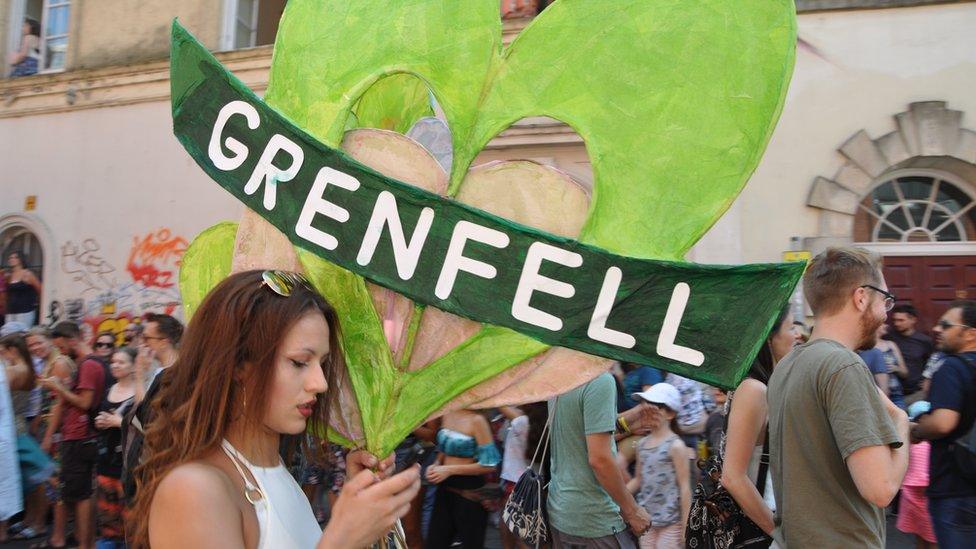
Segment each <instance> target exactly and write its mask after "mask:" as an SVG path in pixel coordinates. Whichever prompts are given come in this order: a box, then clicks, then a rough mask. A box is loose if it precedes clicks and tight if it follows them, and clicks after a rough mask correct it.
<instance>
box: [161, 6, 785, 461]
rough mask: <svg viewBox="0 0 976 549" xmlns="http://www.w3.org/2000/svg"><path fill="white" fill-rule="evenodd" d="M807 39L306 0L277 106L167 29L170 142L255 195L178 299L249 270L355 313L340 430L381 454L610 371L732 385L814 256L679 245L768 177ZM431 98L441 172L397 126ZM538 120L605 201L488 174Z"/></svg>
mask: <svg viewBox="0 0 976 549" xmlns="http://www.w3.org/2000/svg"><path fill="white" fill-rule="evenodd" d="M795 43H796V21H795V8H794V5H793V2H792V0H736V1H735V2H730V1H728V0H695V1H693V2H689V1H677V0H608V1H605V2H591V1H587V0H557V1H556V2H555V3H553V4H552V5H550V6H549V7H548V8H546V10H545V11H544V12H542V13H541V14H540V15H539V16H538V17H537V18H535V19H534V20H533V21H532V22H531V23H530V24H529V25H528V26H527V27H526V28H525V29H524V30H522V32H521V33H520V34H519V36H518V38H517V39H516V40H515V41H514V42H512V44H511V45H509V46H507V47H504V46H503V44H502V33H501V22H500V20H499V13H498V2H497V0H465V1H463V2H459V1H455V0H409V1H408V0H403V1H396V2H389V1H387V0H357V1H355V2H349V1H347V0H292V1H290V2H288V6H287V8H286V9H285V13H284V15H283V17H282V20H281V24H280V27H279V30H278V37H277V41H276V43H275V49H274V57H273V61H272V67H271V75H270V81H269V85H268V89H267V93H266V95H265V97H264V99H263V100H262V99H260V98H258V97H257V96H256V95H255V94H253V93H252V92H251V91H250V90H248V89H247V88H246V87H245V86H244V85H243V84H242V83H241V82H239V81H238V80H237V79H236V78H234V77H233V76H232V75H231V74H229V73H228V72H227V71H226V70H225V69H224V68H223V67H222V66H221V65H220V64H219V62H217V60H216V59H215V58H214V57H213V56H211V55H210V54H209V53H208V52H207V51H206V50H205V49H204V48H203V47H202V46H200V44H199V43H197V42H196V41H195V40H194V39H193V38H192V37H191V36H190V35H189V34H188V33H187V32H186V31H185V30H184V29H183V28H182V27H180V26H179V24H177V23H175V22H174V25H173V50H172V74H171V76H172V91H173V93H172V100H173V120H174V128H175V133H176V135H177V137H178V138H179V139H180V141H181V142H182V144H183V145H184V147H185V148H186V149H187V151H188V152H189V153H190V154H191V156H193V158H194V159H195V160H196V161H197V163H198V164H199V165H200V166H201V167H202V168H203V169H204V170H205V171H206V172H207V173H208V174H209V175H210V176H211V178H213V180H214V181H215V182H217V183H218V184H220V185H221V186H222V187H224V188H225V189H226V190H227V191H228V192H230V193H232V194H233V195H234V196H236V197H237V198H238V199H240V200H241V201H242V202H243V203H244V204H245V205H246V206H247V208H248V209H247V210H246V213H245V215H244V217H243V219H242V220H241V221H240V223H239V224H235V223H221V224H218V225H216V226H214V227H212V228H211V229H209V230H207V231H205V232H204V233H202V234H201V235H200V236H198V237H197V239H196V240H195V241H194V242H193V244H192V245H191V246H190V248H189V250H188V251H187V253H186V255H185V257H184V259H183V264H182V270H181V273H180V279H181V280H180V288H181V291H182V293H183V299H184V304H185V310H186V314H187V316H188V317H189V316H191V315H192V313H193V310H194V308H195V307H196V306H197V305H198V304H199V302H200V301H201V300H202V298H203V296H204V295H205V294H206V293H207V292H208V291H209V290H210V289H211V288H212V287H213V286H214V285H215V284H216V283H217V282H219V281H220V280H221V279H222V278H224V277H226V276H227V275H228V274H229V273H230V272H232V270H239V269H250V268H278V269H292V270H296V271H302V272H304V273H305V274H306V275H307V276H308V278H309V279H310V280H311V281H312V283H313V284H314V285H315V287H316V288H317V289H318V290H319V291H321V292H322V294H323V295H325V296H326V298H328V299H329V301H330V302H331V303H332V304H333V305H334V306H335V308H336V309H337V311H338V312H339V315H340V318H341V322H342V329H343V334H342V340H341V343H342V348H343V352H344V354H345V357H346V361H347V363H348V364H347V369H346V372H344V373H345V374H346V375H345V377H344V379H343V382H342V383H341V384H340V387H337V388H333V390H337V391H339V393H340V398H339V399H338V404H337V406H338V410H336V411H335V412H334V413H333V417H334V420H333V425H332V427H331V431H330V437H331V438H332V439H333V440H336V441H339V442H341V443H343V444H345V445H348V446H355V447H365V448H367V449H368V450H370V451H372V452H374V453H375V454H377V455H386V454H388V453H389V452H390V451H391V450H392V449H393V448H394V447H395V446H396V444H397V443H398V442H399V441H400V440H402V439H403V438H404V436H406V435H407V434H408V433H409V432H410V431H411V430H413V429H414V428H416V427H417V426H418V425H420V424H421V423H422V422H423V421H424V420H425V419H427V418H430V417H435V416H437V415H439V414H442V413H444V412H446V411H450V410H452V409H458V408H462V407H469V408H485V407H491V406H497V405H501V404H517V403H522V402H529V401H535V400H541V399H545V398H549V397H551V396H553V395H555V394H559V393H561V392H564V391H566V390H568V389H570V388H572V387H575V386H577V385H579V384H581V383H583V382H585V381H587V380H589V379H592V378H593V377H594V376H596V375H598V374H599V373H600V372H603V371H606V369H607V367H608V365H609V364H610V361H611V360H627V361H633V362H638V363H642V364H650V365H653V366H655V367H659V368H662V369H664V370H668V371H672V372H676V373H679V374H681V375H684V376H688V377H691V378H694V379H698V380H701V381H704V382H707V383H710V384H713V385H719V386H724V387H732V386H734V385H735V384H736V383H737V382H738V381H739V380H740V379H741V377H742V376H743V375H744V373H745V372H746V371H747V369H748V367H749V365H750V364H751V362H752V360H753V359H754V357H755V355H756V353H757V351H758V349H759V347H760V345H762V343H763V340H764V338H765V335H766V334H767V333H768V331H769V329H770V327H771V325H772V323H773V322H774V319H775V317H776V316H777V314H778V312H779V311H780V310H781V309H782V308H783V306H784V305H785V304H786V303H787V301H788V299H789V297H790V295H791V294H792V292H793V290H794V288H795V286H796V283H797V281H798V280H799V277H800V276H801V274H802V271H803V265H802V264H764V265H742V266H705V265H694V264H690V263H685V262H682V258H683V256H684V254H685V253H686V252H687V251H688V250H689V249H690V248H691V246H692V245H694V243H695V242H696V241H697V240H698V239H699V238H700V237H701V236H702V235H703V234H704V233H705V231H706V230H708V228H709V227H710V226H711V225H712V224H713V223H714V222H715V221H716V220H717V219H718V218H719V217H720V216H721V215H722V213H723V212H725V211H726V209H727V208H728V207H729V205H730V204H731V203H732V201H733V200H734V199H735V197H736V196H737V195H738V193H739V192H740V190H741V189H742V187H743V186H744V185H745V183H746V181H747V180H748V178H749V176H750V174H751V173H752V172H753V170H754V169H755V168H756V165H757V164H758V162H759V160H760V157H761V156H762V153H763V151H764V149H765V147H766V144H767V143H768V141H769V138H770V135H771V134H772V131H773V128H774V126H775V123H776V120H777V118H778V116H779V113H780V110H781V108H782V105H783V102H784V99H785V96H786V90H787V87H788V82H789V78H790V75H791V72H792V68H793V60H794V55H795ZM389 77H392V78H393V79H392V80H391V79H390V78H389ZM415 77H416V78H415ZM418 78H419V80H417V79H418ZM425 88H429V90H430V93H431V94H432V95H433V96H434V98H436V101H437V103H438V104H439V105H440V107H441V108H442V110H443V114H444V118H446V122H447V124H448V125H449V127H450V135H451V139H452V148H453V163H452V164H451V165H450V166H451V167H450V170H449V173H448V172H447V171H445V170H444V169H443V168H441V165H440V164H439V163H438V162H437V160H435V158H434V157H433V156H432V155H431V154H430V153H429V152H428V151H427V150H425V149H424V148H423V147H422V146H421V145H419V144H418V143H417V142H415V141H414V140H412V139H410V138H408V137H406V136H404V135H402V134H401V133H397V132H395V131H390V130H398V131H399V132H403V131H404V130H405V129H406V128H408V127H409V126H410V124H411V123H412V122H413V121H414V120H416V119H417V118H419V117H421V116H424V115H426V114H429V112H430V107H429V104H428V102H427V94H426V89H425ZM530 116H549V117H552V118H555V119H558V120H560V121H562V122H565V123H566V124H568V125H570V126H571V127H572V128H573V129H574V130H576V132H578V133H579V135H580V136H582V138H583V139H584V141H585V143H586V147H587V151H588V153H589V156H590V161H591V164H592V167H593V177H594V184H593V190H592V193H590V192H588V191H587V190H585V189H583V187H581V186H580V185H578V184H577V183H576V182H574V181H573V180H572V178H571V177H569V176H568V175H566V174H564V173H562V172H559V171H558V170H555V169H553V168H550V167H547V166H542V165H540V164H537V163H534V162H529V161H514V162H500V163H491V164H487V165H482V166H476V167H473V168H472V162H473V161H474V159H475V157H476V156H477V155H478V153H479V152H480V151H481V150H482V148H484V147H485V146H486V144H487V143H488V142H489V141H490V140H491V139H492V138H493V137H495V136H496V135H498V134H499V133H500V132H502V131H503V130H505V129H506V128H508V127H509V126H510V125H512V124H513V123H514V122H516V121H518V120H520V119H523V118H525V117H530ZM366 125H372V126H384V127H386V128H387V129H385V130H383V129H367V128H361V127H360V126H366Z"/></svg>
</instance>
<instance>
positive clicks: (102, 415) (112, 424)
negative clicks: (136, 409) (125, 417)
mask: <svg viewBox="0 0 976 549" xmlns="http://www.w3.org/2000/svg"><path fill="white" fill-rule="evenodd" d="M121 427H122V416H120V415H118V414H113V413H111V412H99V413H98V415H97V416H95V428H96V429H101V430H103V431H104V430H105V429H112V428H115V429H119V428H121Z"/></svg>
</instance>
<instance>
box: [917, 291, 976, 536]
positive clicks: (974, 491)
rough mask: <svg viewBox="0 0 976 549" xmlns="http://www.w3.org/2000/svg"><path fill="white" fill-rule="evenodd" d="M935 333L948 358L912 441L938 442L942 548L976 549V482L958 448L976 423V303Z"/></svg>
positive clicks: (957, 310) (933, 476)
mask: <svg viewBox="0 0 976 549" xmlns="http://www.w3.org/2000/svg"><path fill="white" fill-rule="evenodd" d="M933 332H934V333H935V340H936V344H937V345H938V347H939V350H940V351H943V352H944V353H945V355H946V356H945V360H944V361H943V363H942V366H941V367H940V368H939V370H938V371H937V372H936V373H935V375H934V376H933V377H932V386H931V389H930V392H929V402H930V403H931V411H930V413H927V414H925V415H923V416H921V417H920V418H918V423H917V424H915V425H913V426H912V436H913V437H914V438H916V439H925V440H931V441H932V450H931V454H930V458H929V487H928V490H926V495H928V497H929V514H930V515H931V516H932V526H933V528H934V530H935V537H936V538H937V539H938V541H939V547H943V548H948V549H954V548H956V547H972V546H973V540H974V539H976V482H974V480H973V478H974V477H973V472H972V471H969V472H968V473H969V474H968V476H967V475H966V474H965V472H964V471H961V470H960V467H959V464H958V463H957V462H956V461H955V455H954V453H955V452H959V451H964V450H962V449H960V448H957V447H956V446H955V444H954V443H955V442H956V439H958V438H959V437H961V436H963V435H965V434H966V433H968V432H969V430H970V429H971V428H972V427H973V422H974V421H976V301H957V302H955V303H953V304H952V305H950V306H949V310H948V311H946V313H945V314H944V315H942V318H941V319H940V320H939V322H938V324H936V326H935V329H934V330H933ZM967 477H968V478H967Z"/></svg>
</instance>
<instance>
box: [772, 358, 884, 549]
mask: <svg viewBox="0 0 976 549" xmlns="http://www.w3.org/2000/svg"><path fill="white" fill-rule="evenodd" d="M767 399H768V402H769V437H770V448H769V450H770V468H771V469H772V472H773V492H774V493H775V495H776V505H777V510H778V513H777V516H776V530H775V532H774V537H775V538H776V540H777V542H778V543H779V544H780V545H781V546H783V547H877V548H883V547H884V546H885V517H884V509H882V508H880V507H876V506H875V505H873V504H871V503H870V502H868V501H867V500H865V499H864V498H863V497H861V495H860V493H859V492H858V490H857V486H855V484H854V479H853V478H852V477H851V474H850V471H849V470H848V469H847V463H846V461H845V460H846V459H847V457H848V456H850V455H851V454H852V453H854V451H856V450H858V449H860V448H864V447H868V446H881V445H893V446H896V445H898V444H900V441H899V438H898V433H897V431H896V429H895V425H894V422H893V421H892V420H891V418H889V416H888V413H887V412H886V411H885V407H884V403H883V401H882V400H881V397H880V395H879V394H878V388H877V387H876V386H875V384H874V380H873V379H872V377H871V373H870V372H869V371H868V369H867V367H865V365H864V362H863V361H861V359H860V357H858V356H857V355H856V354H855V353H853V352H852V351H850V350H849V349H847V348H845V347H844V346H843V345H841V344H840V343H838V342H836V341H831V340H829V339H815V340H812V341H810V342H808V343H805V344H803V345H800V346H798V347H796V348H795V349H794V350H793V351H792V352H791V353H790V354H788V355H786V357H784V358H783V360H782V361H780V363H779V364H778V365H777V366H776V369H775V370H774V371H773V375H772V377H771V378H770V380H769V390H768V392H767Z"/></svg>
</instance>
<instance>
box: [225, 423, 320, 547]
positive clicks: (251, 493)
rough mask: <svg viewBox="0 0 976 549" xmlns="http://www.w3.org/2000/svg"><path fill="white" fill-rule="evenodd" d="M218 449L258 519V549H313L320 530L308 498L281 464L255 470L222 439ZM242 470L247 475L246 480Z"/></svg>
mask: <svg viewBox="0 0 976 549" xmlns="http://www.w3.org/2000/svg"><path fill="white" fill-rule="evenodd" d="M221 447H222V448H223V450H224V453H226V454H227V457H229V458H230V460H231V462H233V463H234V467H235V468H237V472H238V473H239V474H240V475H241V478H242V479H243V480H244V496H245V497H246V498H247V500H248V501H249V502H251V504H252V505H254V511H255V513H256V514H257V516H258V526H259V532H260V535H259V539H258V549H272V548H273V549H279V548H280V549H292V548H294V549H309V548H311V547H315V546H316V545H317V544H318V542H319V538H321V537H322V528H321V527H319V523H318V522H316V520H315V515H314V514H313V513H312V506H311V505H309V503H308V498H306V497H305V494H304V493H303V492H302V489H301V487H300V486H298V483H297V482H295V479H294V477H292V476H291V473H289V472H288V469H286V468H285V466H284V464H282V463H281V462H280V461H279V463H278V465H276V466H274V467H258V466H256V465H252V464H251V463H250V462H249V461H248V460H247V459H246V458H245V457H244V456H243V455H242V454H241V453H240V452H238V451H237V449H235V448H234V447H233V446H232V445H231V444H230V443H229V442H227V441H226V440H224V441H223V443H222V444H221ZM244 469H247V470H248V471H249V472H250V473H251V476H250V477H248V475H246V474H244ZM252 478H253V479H254V482H252V481H251V479H252ZM255 483H256V485H255Z"/></svg>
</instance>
